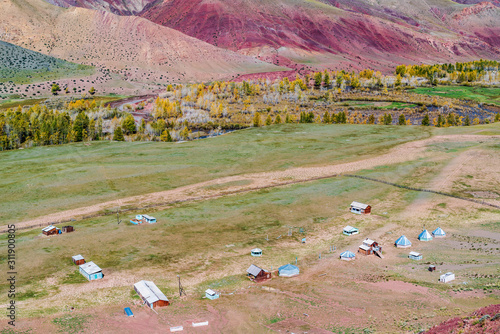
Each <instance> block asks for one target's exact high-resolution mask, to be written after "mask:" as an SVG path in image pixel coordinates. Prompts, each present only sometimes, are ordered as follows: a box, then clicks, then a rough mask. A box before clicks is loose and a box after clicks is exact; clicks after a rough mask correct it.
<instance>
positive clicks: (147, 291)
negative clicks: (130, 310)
mask: <svg viewBox="0 0 500 334" xmlns="http://www.w3.org/2000/svg"><path fill="white" fill-rule="evenodd" d="M134 290H135V292H137V294H138V295H139V296H140V297H141V298H142V300H143V301H144V304H146V305H147V306H149V307H150V308H152V309H154V308H155V307H162V306H168V305H170V302H169V301H168V298H167V297H166V296H165V295H164V294H163V292H161V290H160V289H158V287H157V286H156V284H154V283H153V282H151V281H140V282H137V283H135V284H134Z"/></svg>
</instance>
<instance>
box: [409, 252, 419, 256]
mask: <svg viewBox="0 0 500 334" xmlns="http://www.w3.org/2000/svg"><path fill="white" fill-rule="evenodd" d="M410 255H411V256H420V255H422V254H420V253H417V252H410Z"/></svg>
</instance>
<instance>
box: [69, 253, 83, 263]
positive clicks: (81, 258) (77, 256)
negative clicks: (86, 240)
mask: <svg viewBox="0 0 500 334" xmlns="http://www.w3.org/2000/svg"><path fill="white" fill-rule="evenodd" d="M71 258H72V259H73V260H75V261H78V260H84V258H83V256H81V255H80V254H78V255H75V256H72V257H71Z"/></svg>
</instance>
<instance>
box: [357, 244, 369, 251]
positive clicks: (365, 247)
mask: <svg viewBox="0 0 500 334" xmlns="http://www.w3.org/2000/svg"><path fill="white" fill-rule="evenodd" d="M359 248H361V249H364V250H370V247H368V246H367V245H361V246H359Z"/></svg>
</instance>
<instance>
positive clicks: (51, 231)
mask: <svg viewBox="0 0 500 334" xmlns="http://www.w3.org/2000/svg"><path fill="white" fill-rule="evenodd" d="M42 233H43V234H45V235H53V234H58V233H59V229H58V228H57V227H55V226H54V225H49V226H47V227H45V228H43V229H42Z"/></svg>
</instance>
